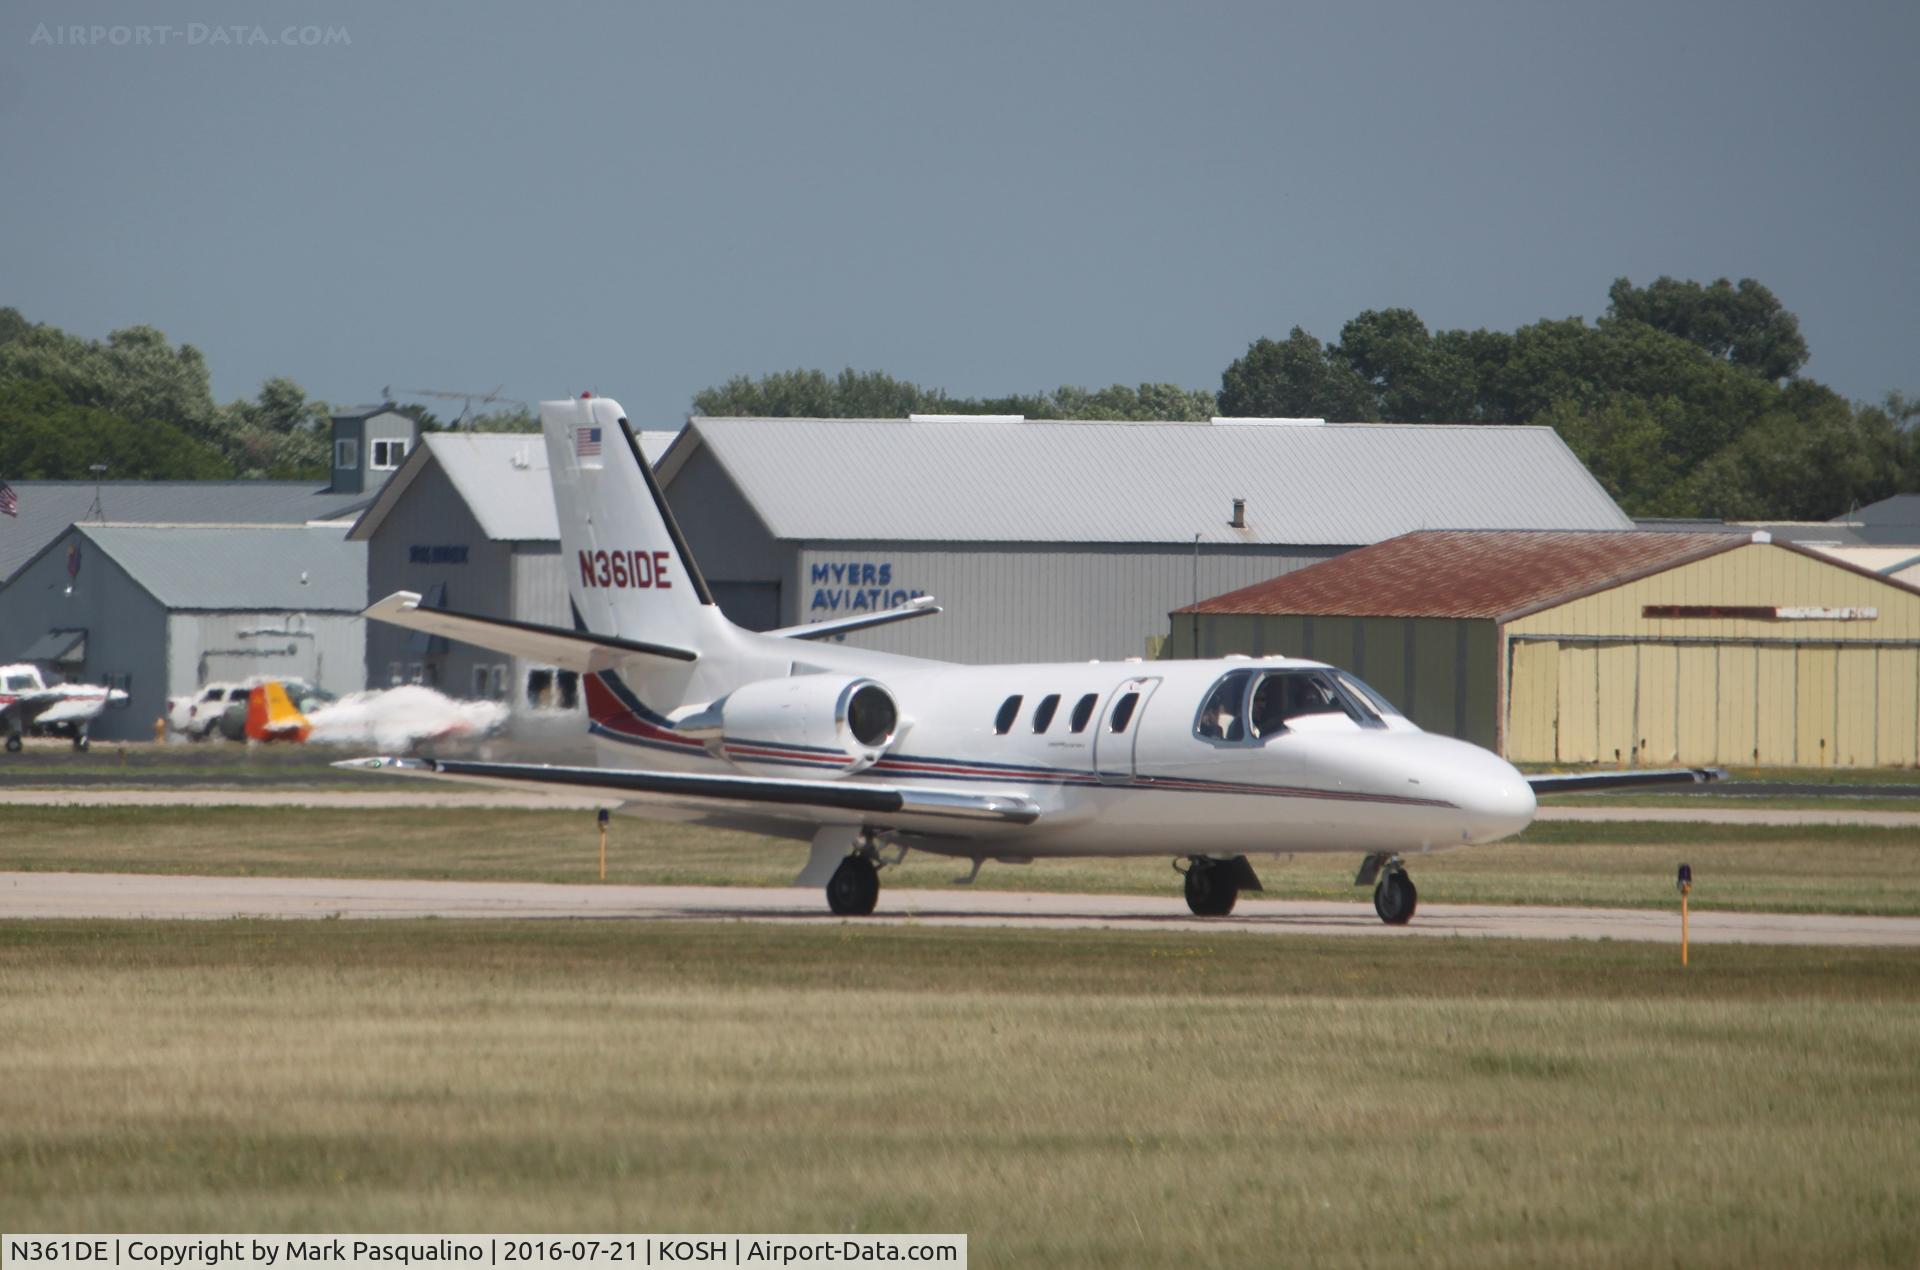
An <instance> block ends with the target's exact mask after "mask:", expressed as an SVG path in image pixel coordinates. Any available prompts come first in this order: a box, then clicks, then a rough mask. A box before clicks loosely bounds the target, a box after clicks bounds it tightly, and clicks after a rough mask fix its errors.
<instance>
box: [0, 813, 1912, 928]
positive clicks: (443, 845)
mask: <svg viewBox="0 0 1920 1270" xmlns="http://www.w3.org/2000/svg"><path fill="white" fill-rule="evenodd" d="M598 849H599V838H598V832H597V830H596V828H595V826H594V819H593V814H592V813H591V812H584V811H572V812H531V811H485V810H448V811H424V810H422V811H413V810H401V811H332V810H320V811H296V810H287V811H268V810H262V809H259V808H212V809H197V808H37V807H9V808H0V872H3V871H9V870H38V871H48V870H78V871H84V872H99V871H117V872H128V873H209V874H245V873H251V874H261V875H270V876H306V877H411V878H457V879H464V880H487V879H495V880H499V879H510V880H527V881H549V882H591V881H594V880H595V878H596V876H597V871H598ZM804 859H805V847H804V846H803V845H801V844H797V843H790V842H777V841H773V840H770V839H765V838H757V837H753V836H750V835H746V834H737V833H727V832H723V831H720V830H713V829H703V828H695V827H686V826H679V825H670V824H663V823H657V822H649V821H640V820H632V819H629V818H626V817H619V816H616V817H615V818H614V820H613V825H612V828H611V831H610V833H609V847H608V864H607V880H608V881H609V882H621V883H660V884H717V885H756V886H778V885H784V884H786V883H787V882H789V881H790V880H791V879H792V878H793V875H794V874H795V873H796V872H798V870H799V868H800V865H801V863H802V862H803V861H804ZM1683 860H1684V861H1686V862H1687V863H1689V864H1691V865H1692V866H1693V869H1694V877H1695V879H1696V881H1695V888H1694V895H1693V900H1694V904H1695V906H1696V907H1697V908H1700V909H1715V908H1719V909H1729V910H1758V911H1775V912H1832V913H1870V914H1871V913H1878V914H1888V915H1912V914H1916V913H1920V830H1911V829H1879V828H1863V827H1851V826H1849V827H1834V828H1826V827H1820V828H1813V829H1809V828H1804V827H1750V826H1715V825H1682V824H1666V823H1658V822H1646V823H1625V824H1573V823H1548V824H1538V825H1535V826H1534V827H1533V828H1532V829H1530V830H1529V831H1528V832H1527V833H1526V834H1525V835H1524V836H1522V837H1521V838H1520V839H1518V840H1516V841H1514V842H1512V843H1504V844H1499V845H1495V846H1490V847H1476V848H1473V849H1470V850H1463V851H1453V852H1443V853H1440V854H1437V855H1432V856H1422V857H1415V858H1413V859H1411V860H1410V861H1409V867H1410V868H1411V870H1412V871H1413V874H1414V877H1415V879H1416V880H1417V881H1418V883H1419V885H1420V895H1421V899H1422V900H1423V902H1428V903H1434V902H1439V903H1446V902H1459V903H1528V904H1579V905H1601V906H1607V907H1654V906H1661V905H1670V904H1672V903H1674V902H1675V901H1674V894H1673V875H1674V870H1675V868H1676V867H1677V866H1678V865H1679V863H1680V862H1681V861H1683ZM1358 863H1359V861H1358V858H1357V856H1349V855H1332V856H1296V857H1294V858H1293V859H1292V860H1291V861H1288V860H1284V859H1267V858H1261V859H1259V860H1258V861H1257V862H1256V868H1257V869H1258V871H1259V873H1260V877H1261V880H1262V881H1263V882H1265V884H1266V886H1267V894H1268V895H1269V896H1270V897H1275V898H1292V899H1341V900H1353V901H1355V902H1359V901H1362V900H1364V899H1365V898H1366V895H1365V893H1364V892H1362V891H1357V890H1356V889H1355V888H1354V887H1353V885H1352V881H1353V872H1354V869H1355V867H1356V866H1357V865H1358ZM962 872H964V869H963V867H962V866H961V865H960V864H959V863H957V862H955V861H952V860H946V859H940V858H937V857H928V856H922V855H915V856H910V857H909V858H908V861H907V863H906V865H905V866H904V867H902V868H900V869H889V870H887V871H886V873H884V874H883V875H882V877H883V880H884V883H885V885H887V886H899V887H906V886H913V887H938V886H947V885H950V884H951V882H952V880H953V879H954V878H955V877H956V876H958V875H959V874H961V873H962ZM976 885H979V886H982V887H987V888H996V889H1008V890H1039V891H1092V892H1123V893H1129V894H1142V895H1165V896H1166V897H1167V898H1168V899H1169V900H1170V901H1174V902H1177V897H1178V895H1179V879H1178V878H1177V877H1175V876H1174V874H1173V871H1172V870H1171V868H1169V860H1168V859H1167V858H1159V857H1156V858H1153V859H1146V860H1131V861H1128V860H1089V861H1041V862H1039V863H1037V864H1033V865H1027V866H1012V865H996V864H989V865H988V866H987V867H986V869H985V870H983V871H982V873H981V875H980V880H979V882H978V883H977V884H976Z"/></svg>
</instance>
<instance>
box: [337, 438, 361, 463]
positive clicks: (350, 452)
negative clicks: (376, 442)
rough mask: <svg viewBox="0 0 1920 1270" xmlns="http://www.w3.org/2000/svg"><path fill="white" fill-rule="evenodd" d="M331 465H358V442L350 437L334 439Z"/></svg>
mask: <svg viewBox="0 0 1920 1270" xmlns="http://www.w3.org/2000/svg"><path fill="white" fill-rule="evenodd" d="M333 465H334V466H335V467H359V466H360V443H359V442H358V441H354V440H351V439H349V440H345V441H335V442H334V443H333Z"/></svg>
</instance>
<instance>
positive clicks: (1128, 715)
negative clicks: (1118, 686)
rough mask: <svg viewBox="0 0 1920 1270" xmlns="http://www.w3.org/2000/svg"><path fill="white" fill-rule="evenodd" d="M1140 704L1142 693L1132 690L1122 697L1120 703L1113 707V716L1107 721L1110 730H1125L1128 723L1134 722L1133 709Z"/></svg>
mask: <svg viewBox="0 0 1920 1270" xmlns="http://www.w3.org/2000/svg"><path fill="white" fill-rule="evenodd" d="M1139 704H1140V694H1139V693H1137V692H1130V693H1128V694H1127V695H1126V696H1124V697H1122V698H1120V704H1119V705H1117V706H1115V707H1114V708H1113V718H1112V719H1111V720H1110V721H1109V722H1108V723H1107V730H1108V731H1110V732H1125V731H1126V730H1127V725H1128V724H1129V723H1132V722H1133V711H1134V708H1135V707H1136V706H1138V705H1139Z"/></svg>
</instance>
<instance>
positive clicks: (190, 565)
mask: <svg viewBox="0 0 1920 1270" xmlns="http://www.w3.org/2000/svg"><path fill="white" fill-rule="evenodd" d="M75 529H76V530H77V532H79V533H81V534H83V535H85V537H86V538H87V540H88V541H89V542H91V543H92V544H93V545H94V546H95V547H97V548H98V549H99V550H100V551H101V552H102V553H104V554H106V555H107V556H110V557H112V559H113V561H114V563H116V564H118V565H119V566H120V567H121V568H123V569H125V570H126V571H127V572H128V573H129V574H130V575H131V576H132V577H133V579H134V581H136V582H138V583H139V584H140V585H141V586H143V587H145V588H146V589H147V590H148V591H150V592H152V593H153V597H154V598H155V599H157V600H159V601H160V603H161V604H163V605H165V606H166V607H168V608H170V609H240V610H254V609H258V610H263V611H281V610H292V611H305V612H316V611H331V612H354V613H357V612H359V611H360V610H361V609H363V608H365V607H366V606H367V548H366V545H365V544H364V543H358V542H348V541H347V540H346V528H345V526H341V525H330V526H305V525H78V526H75ZM82 567H83V568H84V567H85V566H84V563H83V565H82Z"/></svg>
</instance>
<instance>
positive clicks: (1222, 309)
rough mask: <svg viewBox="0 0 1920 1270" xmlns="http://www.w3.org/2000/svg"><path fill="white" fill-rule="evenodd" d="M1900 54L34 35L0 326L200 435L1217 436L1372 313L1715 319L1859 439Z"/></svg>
mask: <svg viewBox="0 0 1920 1270" xmlns="http://www.w3.org/2000/svg"><path fill="white" fill-rule="evenodd" d="M76 24H85V25H88V26H95V25H97V26H101V27H105V28H107V29H108V30H109V31H111V28H113V27H115V26H125V27H127V28H129V29H130V30H129V33H128V35H127V37H126V38H127V39H128V40H129V42H128V43H125V44H120V45H116V44H114V43H112V42H111V41H112V39H113V38H114V37H113V36H112V35H111V34H108V35H107V36H105V37H104V38H103V39H101V41H100V42H95V38H94V37H93V36H92V35H91V34H88V35H87V36H85V37H83V38H82V39H81V40H80V41H78V42H75V41H74V40H72V39H71V38H70V36H69V33H67V32H66V30H65V28H69V27H71V26H73V25H76ZM222 24H241V25H243V26H244V27H245V28H246V37H247V38H246V39H245V40H233V39H228V40H220V39H219V38H218V37H216V36H214V35H213V34H212V32H213V29H214V28H215V27H217V26H220V25H222ZM137 25H146V26H148V27H149V28H159V27H163V26H164V27H167V28H170V30H169V31H168V33H167V35H166V37H165V38H166V42H165V43H164V44H159V43H157V42H155V41H157V40H158V39H159V38H161V37H160V35H159V33H158V32H157V31H152V30H150V32H149V35H148V37H147V38H148V41H149V42H148V43H146V44H144V45H142V44H139V43H137V42H133V41H135V40H137V38H138V37H137V36H136V35H134V34H133V33H132V32H131V28H133V27H135V26H137ZM303 26H306V27H316V28H322V29H324V28H333V29H335V30H337V31H344V32H345V34H346V40H345V42H340V41H338V40H336V41H335V42H333V43H322V44H319V45H314V46H302V45H300V44H299V43H298V40H299V39H300V35H299V32H298V28H299V27H303ZM256 27H257V28H259V30H260V32H261V33H263V34H264V36H265V37H266V38H267V39H269V40H273V41H279V40H280V39H281V38H282V35H283V33H284V32H286V31H287V28H289V27H293V28H295V31H294V32H293V33H292V34H293V39H294V41H295V42H294V43H293V44H292V45H291V46H287V45H283V44H279V43H275V44H271V45H265V46H262V45H258V44H254V43H251V42H248V41H250V40H251V39H252V38H253V30H254V28H256ZM43 28H44V30H43ZM49 37H50V38H49ZM196 37H197V38H196ZM1916 47H1920V6H1916V5H1913V4H1912V3H1904V4H1895V3H1884V4H1877V3H1868V4H1836V5H1829V6H1816V5H1813V4H1809V3H1800V4H1791V5H1784V4H1768V3H1738V4H1734V3H1677V4H1676V3H1661V4H1643V3H1635V2H1632V0H1628V2H1624V3H1613V4H1608V5H1573V4H1561V3H1516V4H1479V3H1462V4H1327V5H1303V6H1292V7H1288V6H1281V5H1273V4H1239V3H1234V4H1185V5H1178V6H1175V5H1145V4H1138V3H1133V2H1132V0H1109V2H1107V3H1098V4H1053V3H1023V4H1001V3H991V2H988V3H970V4H966V5H937V6H936V5H931V4H926V5H922V4H905V3H874V4H864V3H839V2H834V3H813V4H797V3H796V4H754V3H699V4H695V3H687V4H678V5H671V6H668V5H624V4H623V5H550V6H535V5H528V4H515V5H507V4H499V3H488V2H485V0H482V2H480V3H470V4H458V5H454V4H440V5H430V4H416V5H405V6H400V5H374V4H366V5H358V4H346V5H318V4H297V3H296V4H248V5H223V4H220V3H202V2H201V0H193V3H191V4H182V5H179V6H177V7H176V5H174V4H173V3H172V0H149V2H148V3H144V4H132V3H124V4H123V3H100V4H89V3H78V4H65V3H61V4H56V3H53V2H52V0H27V2H26V3H24V4H17V5H10V6H8V12H7V14H6V16H5V17H4V18H0V174H3V175H0V188H4V190H5V197H4V198H0V232H3V233H4V239H3V241H4V242H5V244H6V246H5V250H4V253H0V304H10V305H13V306H15V307H17V308H19V309H21V310H22V311H23V312H24V313H26V314H27V315H28V316H29V317H30V318H33V319H36V320H40V321H48V322H53V323H55V324H57V325H60V326H62V327H65V328H67V329H69V330H72V331H75V332H78V333H81V334H85V335H90V336H102V335H105V334H106V333H107V332H108V331H109V330H111V329H113V328H115V327H118V326H124V325H130V324H133V323H137V322H147V323H151V324H153V325H156V326H159V327H161V328H162V329H163V330H165V331H166V332H167V333H168V335H169V336H171V337H173V338H174V339H176V340H185V341H188V342H191V343H193V344H195V345H197V346H199V347H200V348H201V349H202V351H204V352H205V353H206V355H207V357H208V359H209V361H210V363H211V365H212V367H213V372H214V380H215V389H216V393H217V395H219V396H220V397H221V398H222V399H223V400H224V399H227V398H231V397H234V396H239V395H249V394H251V393H252V391H253V390H254V389H255V388H256V387H257V386H258V384H259V381H260V380H261V379H263V378H265V377H266V376H268V375H274V374H285V375H289V376H291V377H293V378H294V379H296V380H298V381H299V382H300V383H301V384H302V385H303V386H305V387H306V388H307V390H308V391H309V392H310V393H313V394H314V395H316V396H321V397H325V398H327V399H329V400H332V401H335V402H356V401H367V400H373V399H376V398H377V397H378V395H379V393H380V390H381V388H382V387H383V386H385V385H392V386H393V387H395V388H396V389H397V388H414V387H425V388H452V389H459V390H468V389H487V388H492V387H493V386H494V385H496V384H504V385H505V392H506V393H507V394H508V395H510V396H514V397H519V398H525V399H538V398H541V397H552V396H559V395H564V394H567V393H571V392H577V391H579V390H580V389H582V388H593V389H596V390H598V391H600V392H603V393H608V394H612V395H615V396H618V397H619V398H620V399H621V400H622V401H623V402H624V403H625V405H626V406H627V408H628V411H629V413H630V414H632V415H634V416H635V418H636V419H637V420H639V421H642V422H644V423H647V424H659V423H671V422H673V421H674V420H676V419H677V418H678V417H679V416H681V415H683V414H684V413H685V412H686V410H687V408H688V401H689V398H690V397H691V395H692V394H693V393H694V392H695V391H696V390H698V389H699V388H701V387H703V386H705V385H708V384H711V383H715V382H718V381H720V380H722V379H724V378H726V377H727V376H728V375H731V374H736V373H745V374H759V373H762V372H765V371H770V370H779V369H786V368H790V367H794V366H819V367H823V368H826V369H828V370H837V369H838V368H840V367H842V366H848V365H851V366H855V367H859V368H863V369H868V368H874V369H883V370H887V371H889V372H891V373H893V374H896V375H900V376H904V377H906V378H910V379H914V380H917V381H920V382H922V383H926V384H931V385H939V386H944V387H945V388H947V389H949V390H950V391H952V392H955V393H960V394H968V395H973V394H999V393H1006V392H1016V391H1036V390H1044V389H1047V388H1051V387H1054V386H1056V385H1059V384H1061V383H1077V384H1087V385H1093V386H1099V385H1104V384H1107V383H1112V382H1115V381H1121V382H1128V383H1133V382H1139V381H1142V380H1167V381H1172V382H1175V383H1179V384H1182V385H1185V386H1188V387H1206V388H1217V387H1218V386H1219V379H1220V372H1221V371H1222V370H1223V369H1224V368H1225V367H1226V365H1227V363H1228V362H1229V361H1231V360H1232V359H1233V358H1234V357H1236V356H1238V355H1239V354H1240V353H1242V352H1243V351H1244V350H1245V348H1246V345H1247V344H1248V343H1249V342H1250V341H1251V340H1253V339H1254V338H1256V337H1258V336H1262V335H1271V336H1283V335H1284V334H1285V333H1286V331H1287V330H1288V329H1289V328H1290V327H1292V326H1295V325H1300V326H1304V327H1306V328H1307V329H1308V330H1310V331H1312V332H1314V333H1315V334H1317V335H1319V336H1321V337H1322V338H1333V337H1334V336H1336V335H1337V334H1338V331H1339V327H1340V325H1341V324H1342V323H1343V322H1345V321H1346V320H1347V319H1348V318H1350V317H1351V316H1353V315H1354V314H1355V313H1357V312H1359V311H1360V310H1362V309H1365V308H1378V307H1386V306H1389V305H1403V306H1407V307H1410V308H1412V309H1414V310H1415V311H1417V312H1418V313H1419V314H1420V315H1421V316H1422V317H1423V318H1425V319H1426V321H1427V323H1428V325H1429V326H1432V327H1436V328H1438V327H1448V326H1470V327H1471V326H1491V327H1497V328H1504V329H1511V328H1512V327H1514V326H1516V325H1519V324H1522V323H1526V322H1531V321H1534V320H1536V319H1539V318H1542V317H1564V316H1567V315H1570V314H1582V315H1586V316H1588V317H1593V316H1597V315H1598V314H1599V313H1600V312H1602V311H1603V310H1604V308H1605V305H1606V291H1607V287H1608V285H1609V284H1610V283H1611V281H1612V280H1613V279H1614V278H1615V277H1618V276H1621V275H1627V276H1630V277H1632V278H1633V279H1634V280H1635V281H1638V282H1645V281H1650V280H1651V279H1652V278H1654V277H1656V276H1658V275H1660V274H1663V273H1664V274H1673V275H1676V276H1680V277H1691V278H1699V279H1703V280H1704V279H1712V278H1716V277H1720V276H1723V275H1724V276H1728V277H1732V278H1740V277H1746V276H1751V277H1755V278H1758V279H1760V280H1761V281H1762V282H1764V283H1766V284H1767V285H1768V286H1770V287H1772V288H1773V289H1774V290H1775V291H1776V292H1777V293H1778V294H1779V295H1780V297H1781V299H1782V300H1783V301H1784V302H1785V303H1786V305H1787V306H1788V307H1789V308H1791V309H1792V310H1794V311H1795V312H1796V313H1798V314H1799V316H1800V319H1801V322H1802V329H1803V331H1804V332H1805V334H1806V336H1807V338H1808V341H1809V343H1810V344H1811V346H1812V348H1813V360H1812V362H1811V363H1810V365H1809V366H1808V368H1807V372H1808V373H1809V374H1811V375H1813V376H1815V377H1816V378H1819V379H1822V380H1824V381H1826V382H1828V383H1830V384H1832V385H1833V386H1835V387H1836V388H1838V389H1840V390H1841V391H1842V392H1844V393H1847V394H1848V395H1850V396H1854V397H1858V398H1869V399H1877V398H1878V397H1879V396H1881V395H1882V394H1884V393H1885V392H1886V391H1887V390H1888V389H1892V388H1900V389H1904V390H1906V391H1908V392H1910V393H1911V392H1916V391H1920V365H1917V364H1916V352H1917V351H1920V230H1917V229H1916V226H1920V145H1916V143H1915V141H1914V132H1915V127H1916V124H1920V77H1916V76H1915V75H1914V74H1913V73H1912V69H1911V59H1912V54H1913V50H1914V49H1915V48H1916ZM442 404H443V405H444V403H442ZM456 408H457V407H456Z"/></svg>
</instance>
